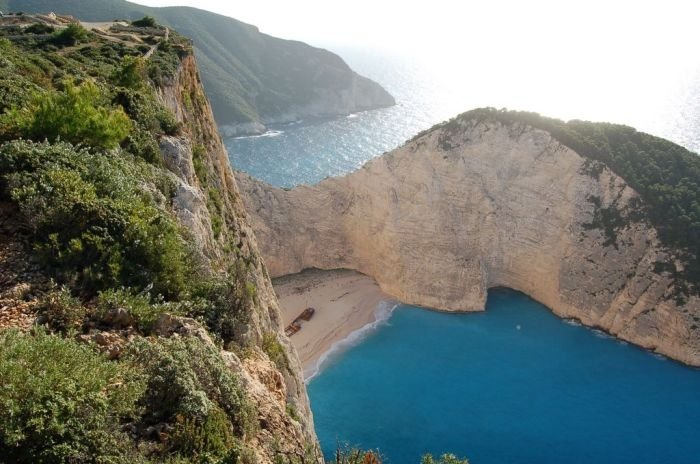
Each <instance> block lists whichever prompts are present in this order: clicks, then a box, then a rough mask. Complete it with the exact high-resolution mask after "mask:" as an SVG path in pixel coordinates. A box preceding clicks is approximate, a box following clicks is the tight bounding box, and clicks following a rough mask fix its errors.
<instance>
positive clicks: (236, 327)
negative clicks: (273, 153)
mask: <svg viewBox="0 0 700 464" xmlns="http://www.w3.org/2000/svg"><path fill="white" fill-rule="evenodd" d="M0 21H2V26H3V28H2V33H1V34H0V213H1V214H2V216H1V217H2V218H3V221H2V226H1V227H0V269H10V270H11V271H12V272H9V273H7V275H3V278H2V279H0V300H1V301H2V303H3V304H2V308H0V358H1V359H2V361H3V362H0V364H2V367H3V369H5V370H3V371H2V373H3V375H2V376H0V377H2V378H1V379H0V386H2V388H0V390H2V393H0V396H2V403H3V405H6V406H7V407H3V408H2V411H0V422H2V423H3V427H2V430H0V462H37V461H42V460H45V461H46V462H95V461H96V460H99V461H102V460H104V461H109V462H139V463H141V462H163V461H164V460H166V459H177V460H178V462H202V460H203V459H206V461H207V462H224V461H225V462H261V463H272V462H277V461H278V460H279V459H284V460H285V462H287V461H289V462H293V461H291V460H294V459H298V460H304V462H316V461H318V460H320V457H319V454H318V451H317V446H316V437H315V432H314V430H313V421H312V417H311V411H310V409H309V404H308V398H307V396H306V390H305V386H304V383H303V379H302V374H301V368H300V364H299V361H298V358H297V355H296V353H295V351H294V349H293V347H292V346H291V344H290V342H289V340H288V339H287V338H286V337H285V336H284V334H283V333H282V332H281V327H282V322H281V320H280V315H279V308H278V304H277V299H276V296H275V293H274V290H273V289H272V285H271V283H270V279H269V276H268V274H267V271H266V270H265V267H264V264H263V262H262V259H261V257H260V254H259V252H258V249H257V244H256V240H255V236H254V234H253V231H252V229H251V228H250V226H249V224H248V220H247V217H246V213H245V211H244V207H243V205H242V202H241V198H240V194H239V192H238V188H237V185H236V182H235V180H234V177H233V174H232V171H231V168H230V166H229V164H228V159H227V156H226V152H225V149H224V147H223V144H222V142H221V139H220V137H219V135H218V132H217V128H216V125H215V122H214V117H213V113H212V110H211V107H210V105H209V101H208V100H207V98H206V96H205V93H204V89H203V87H202V84H201V80H200V77H199V72H198V70H197V65H196V60H195V57H194V55H193V51H192V49H191V48H190V46H189V41H188V40H186V39H185V38H183V37H182V36H180V35H179V34H177V33H176V32H175V31H166V30H165V29H164V28H162V27H156V28H152V29H150V30H148V31H147V32H145V33H143V34H140V35H137V36H131V35H130V36H128V37H126V38H123V37H121V36H120V35H119V34H114V35H105V34H100V35H98V34H90V33H85V31H83V30H81V29H80V28H76V27H75V26H69V23H68V22H67V21H64V20H62V19H61V18H60V17H59V18H41V17H27V16H25V17H24V18H18V17H5V18H2V19H1V20H0ZM30 25H35V26H36V25H41V28H37V27H35V26H32V27H34V29H30V28H29V27H30ZM53 29H55V31H52V30H53ZM151 36H155V37H157V40H156V44H155V48H154V49H152V50H153V53H152V54H151V53H149V54H148V56H147V55H142V53H143V51H142V50H141V49H139V48H136V46H135V45H134V44H135V43H137V42H140V41H141V40H142V39H143V40H146V39H148V37H151ZM148 49H149V48H148V47H146V50H148ZM146 56H147V57H146ZM153 67H158V69H160V70H161V71H162V72H161V73H160V74H158V79H157V80H152V79H149V78H148V77H147V76H148V74H149V72H148V71H149V70H150V69H151V68H153ZM76 82H80V84H77V83H76ZM71 141H74V143H76V145H73V144H72V143H69V142H71ZM78 144H79V145H78ZM49 279H52V280H53V281H54V282H55V283H51V282H49ZM57 284H58V285H59V286H57ZM6 315H9V316H10V317H5V316H6ZM28 318H31V319H33V320H34V321H33V322H35V323H36V324H39V325H42V326H44V327H45V328H46V329H45V330H46V331H47V332H46V333H44V331H42V330H37V331H36V332H34V333H17V332H14V331H12V330H2V329H7V327H18V328H21V329H26V327H27V325H28V324H27V319H28ZM30 323H31V322H30ZM88 347H89V348H88ZM17 353H19V354H17ZM54 353H56V357H55V359H54V358H52V357H53V356H54ZM99 353H104V356H102V355H100V354H99ZM32 356H35V357H36V358H37V359H39V360H41V359H53V364H51V366H50V367H45V366H44V367H42V364H41V363H40V362H30V363H27V360H28V359H30V358H31V357H32ZM31 359H34V358H31ZM107 359H109V361H108V360H107ZM91 363H92V364H91ZM82 365H85V366H92V367H91V368H90V369H88V372H84V371H83V367H82ZM34 369H36V370H37V371H35V370H34ZM42 369H43V370H42ZM47 369H48V370H50V371H51V374H50V375H52V376H53V377H51V380H46V382H48V385H46V384H42V383H41V382H43V380H41V379H44V376H45V375H49V374H46V370H47ZM62 369H64V370H63V371H62ZM114 372H118V373H119V374H118V375H116V376H115V374H114ZM110 373H111V374H110ZM110 376H111V377H110ZM28 379H35V380H37V385H35V384H31V381H30V380H28ZM47 379H48V377H47ZM100 382H103V383H104V385H103V386H100ZM30 384H31V386H30ZM95 385H97V387H94V386H95ZM64 386H65V388H66V389H65V390H63V387H64ZM32 388H34V390H32ZM81 388H82V389H81ZM90 388H97V392H96V393H92V394H90V393H89V392H85V391H84V390H85V389H90ZM44 389H46V390H44ZM62 395H64V396H62ZM108 400H109V401H108ZM74 404H77V405H78V406H74ZM83 414H85V415H86V416H87V417H82V415H83ZM44 423H47V424H51V425H50V426H46V427H44V426H43V425H42V424H44ZM37 424H39V425H37Z"/></svg>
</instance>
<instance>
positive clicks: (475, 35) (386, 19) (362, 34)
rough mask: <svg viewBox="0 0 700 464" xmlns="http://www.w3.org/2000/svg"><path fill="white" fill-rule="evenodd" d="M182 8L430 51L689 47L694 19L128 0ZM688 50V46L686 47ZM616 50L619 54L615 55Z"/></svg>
mask: <svg viewBox="0 0 700 464" xmlns="http://www.w3.org/2000/svg"><path fill="white" fill-rule="evenodd" d="M136 1H137V3H142V4H147V5H152V6H166V5H189V6H194V7H197V8H202V9H206V10H210V11H214V12H217V13H220V14H224V15H227V16H231V17H234V18H236V19H239V20H241V21H244V22H247V23H250V24H254V25H256V26H258V27H259V28H260V29H261V30H262V31H263V32H265V33H268V34H271V35H275V36H278V37H282V38H288V39H298V40H305V41H309V42H311V43H312V44H313V43H324V44H325V43H337V44H357V45H364V46H367V45H369V46H375V47H382V48H390V49H397V50H409V49H414V50H415V49H416V48H417V49H418V50H423V49H426V48H428V49H433V48H434V47H433V46H434V45H435V44H437V43H442V44H443V45H444V46H446V48H448V49H450V50H452V49H454V48H455V45H464V44H465V43H480V44H481V45H482V46H488V47H493V48H494V49H496V50H503V49H504V48H506V47H509V46H512V47H514V48H523V46H527V47H538V48H540V49H543V50H552V51H554V52H560V51H561V52H563V51H564V50H578V51H580V50H581V49H582V48H585V49H587V50H591V49H597V50H599V51H603V50H602V49H604V48H607V47H609V46H612V47H613V48H618V47H619V48H621V49H625V51H627V52H629V51H630V50H629V49H630V48H634V45H638V46H641V47H644V48H645V49H647V50H649V49H652V50H655V51H658V50H660V49H665V50H666V51H668V52H670V53H674V51H673V50H669V49H668V48H669V46H671V45H679V44H680V45H681V46H682V47H683V48H684V49H685V50H688V49H689V48H691V47H690V44H685V46H684V44H683V43H682V42H684V41H691V40H695V41H696V35H695V29H696V27H697V18H698V14H699V13H700V6H698V5H696V4H698V2H696V1H692V0H686V1H678V0H675V1H674V0H664V1H654V2H651V1H645V0H638V1H627V0H606V1H601V0H586V1H581V0H579V1H573V2H572V1H567V0H558V1H552V0H520V1H514V0H508V1H506V0H478V1H446V0H429V1H421V2H417V1H410V0H406V1H386V0H352V1H347V0H343V1H336V0H294V1H288V0H287V1H280V0H249V1H246V2H235V1H222V0H136ZM693 45H695V44H693ZM621 51H622V50H621Z"/></svg>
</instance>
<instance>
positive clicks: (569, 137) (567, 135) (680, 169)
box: [416, 108, 700, 294]
mask: <svg viewBox="0 0 700 464" xmlns="http://www.w3.org/2000/svg"><path fill="white" fill-rule="evenodd" d="M473 119H476V120H496V121H500V122H502V123H505V124H511V123H521V124H526V125H529V126H531V127H534V128H537V129H542V130H545V131H547V132H549V133H550V134H551V135H552V136H553V137H554V138H555V139H557V140H558V141H559V142H561V143H562V144H563V145H566V146H567V147H569V148H571V149H572V150H574V151H575V152H577V153H578V154H580V155H582V156H585V157H587V158H589V159H590V160H591V163H589V164H588V166H587V173H588V174H589V175H592V176H597V175H598V174H599V173H600V166H599V165H598V166H597V165H596V163H602V164H603V165H605V166H607V167H608V168H610V169H611V170H612V171H613V172H614V173H615V174H617V175H619V176H620V177H622V178H623V179H624V180H625V181H626V182H627V183H628V184H629V185H630V186H631V187H632V188H633V189H635V190H636V191H637V192H638V193H639V195H640V197H641V199H642V201H643V204H642V205H639V208H640V211H641V212H643V214H644V215H645V216H646V217H647V218H648V219H649V221H650V222H651V223H652V224H653V225H654V227H655V228H656V230H657V231H658V233H659V238H660V240H661V241H662V243H663V244H664V245H665V246H666V247H668V248H669V249H671V250H673V251H674V252H676V253H677V254H678V255H679V257H680V258H681V259H682V260H683V261H684V263H685V264H684V269H683V270H680V271H675V269H673V270H671V269H667V268H666V267H664V270H667V271H672V272H674V273H676V274H677V275H676V277H678V282H677V283H678V285H679V287H680V288H679V290H680V291H681V292H682V293H685V294H688V293H691V292H692V293H698V292H700V260H698V257H700V157H699V156H698V155H697V154H695V153H692V152H690V151H688V150H687V149H685V148H683V147H681V146H679V145H676V144H675V143H673V142H669V141H668V140H665V139H662V138H659V137H654V136H652V135H649V134H645V133H644V132H639V131H637V130H635V129H633V128H631V127H628V126H623V125H619V124H609V123H594V122H588V121H578V120H573V121H569V122H564V121H561V120H558V119H552V118H546V117H544V116H540V115H539V114H537V113H529V112H518V111H507V110H496V109H493V108H480V109H476V110H472V111H468V112H466V113H463V114H461V115H459V116H457V117H456V118H454V119H452V120H450V121H448V122H446V123H442V124H440V125H438V126H435V128H438V127H440V128H444V129H445V130H447V132H448V133H449V132H451V131H459V130H461V126H460V124H461V122H462V121H467V120H473ZM433 129H434V128H433ZM431 130H432V129H431ZM426 132H427V131H426ZM424 133H425V132H424ZM424 133H422V134H419V135H418V136H416V138H418V137H420V136H421V135H423V134H424ZM597 217H598V221H597V224H599V225H600V226H601V227H603V228H608V229H610V230H609V231H608V232H607V235H608V236H609V237H610V240H609V243H608V244H610V245H612V244H614V230H615V229H616V228H618V227H623V226H624V225H625V224H626V222H625V221H623V220H622V218H621V217H619V215H618V214H615V213H614V212H612V211H599V212H598V216H597ZM630 217H631V218H636V217H638V215H632V216H630Z"/></svg>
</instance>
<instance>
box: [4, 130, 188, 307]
mask: <svg viewBox="0 0 700 464" xmlns="http://www.w3.org/2000/svg"><path fill="white" fill-rule="evenodd" d="M0 179H1V181H0V186H2V185H3V184H4V185H5V186H6V191H5V192H4V195H5V196H6V197H9V198H10V199H11V200H13V201H14V202H16V203H17V204H18V206H19V208H20V211H21V213H22V214H23V215H24V216H25V218H26V219H27V221H28V223H29V224H30V226H31V227H32V231H33V237H34V241H35V250H36V253H37V256H38V257H39V259H40V260H41V261H42V262H43V263H44V265H46V266H47V268H48V269H50V270H52V271H53V272H54V274H55V277H56V278H57V279H58V280H59V281H61V282H62V283H66V284H70V285H72V286H75V287H77V288H81V289H82V290H83V291H84V292H87V293H88V294H95V293H97V292H98V291H101V290H106V289H109V288H115V287H133V288H134V289H135V290H136V291H141V290H143V289H145V288H147V287H148V288H152V290H153V293H154V294H155V295H163V296H164V297H165V298H167V299H177V297H178V296H179V295H180V294H181V293H182V292H183V291H184V290H185V288H186V275H187V273H188V267H189V264H188V263H187V256H188V253H187V251H186V248H185V241H184V239H183V237H182V236H181V235H180V226H179V225H178V223H177V221H176V220H175V218H174V217H172V216H171V214H170V213H169V212H168V211H167V210H166V209H165V208H166V206H165V205H161V204H159V203H158V202H157V201H156V200H157V198H158V197H157V196H155V195H154V194H153V193H152V192H151V191H149V189H148V188H147V186H149V185H150V186H151V188H153V190H155V186H158V185H162V186H161V188H163V189H167V188H168V185H169V182H170V181H169V180H168V177H167V176H166V174H165V173H163V172H162V171H159V170H156V169H155V168H153V167H151V166H149V165H148V164H146V163H144V162H142V161H138V159H136V158H131V157H128V156H125V155H117V154H108V153H93V152H90V151H87V150H85V149H76V148H74V147H73V146H71V145H69V144H64V143H61V144H48V143H43V144H36V143H32V142H27V141H15V142H10V143H7V144H5V145H3V146H2V147H0Z"/></svg>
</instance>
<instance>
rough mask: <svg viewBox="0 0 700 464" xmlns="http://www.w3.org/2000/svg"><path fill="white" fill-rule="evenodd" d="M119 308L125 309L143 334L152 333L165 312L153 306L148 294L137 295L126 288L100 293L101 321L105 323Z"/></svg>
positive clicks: (98, 315) (99, 308)
mask: <svg viewBox="0 0 700 464" xmlns="http://www.w3.org/2000/svg"><path fill="white" fill-rule="evenodd" d="M118 308H122V309H125V310H126V311H127V312H128V313H129V315H130V316H131V318H132V319H133V321H134V324H136V326H137V327H138V328H139V329H140V330H141V331H142V332H143V333H149V332H150V331H151V329H152V328H153V324H154V323H155V322H156V321H157V320H158V317H160V315H161V314H162V312H163V310H162V307H160V306H159V305H157V304H151V298H150V296H149V295H147V294H136V293H133V292H132V291H130V290H128V289H124V288H122V289H109V290H105V291H103V292H100V295H99V297H98V300H97V317H98V319H99V320H101V321H105V320H106V319H107V318H108V315H109V314H110V313H111V312H112V311H114V310H116V309H118Z"/></svg>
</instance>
